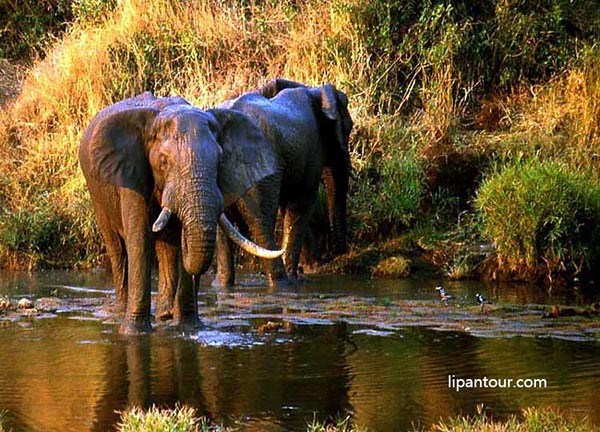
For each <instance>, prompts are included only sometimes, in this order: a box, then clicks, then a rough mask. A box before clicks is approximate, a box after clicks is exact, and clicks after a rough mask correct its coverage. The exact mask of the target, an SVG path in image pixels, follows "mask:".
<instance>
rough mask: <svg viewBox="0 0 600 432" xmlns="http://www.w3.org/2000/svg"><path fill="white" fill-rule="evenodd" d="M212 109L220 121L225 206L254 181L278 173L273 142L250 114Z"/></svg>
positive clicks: (221, 187)
mask: <svg viewBox="0 0 600 432" xmlns="http://www.w3.org/2000/svg"><path fill="white" fill-rule="evenodd" d="M209 112H210V113H211V114H212V115H213V116H214V117H215V118H216V119H217V122H218V123H219V125H220V133H219V144H220V145H221V147H222V149H223V154H222V157H221V164H220V166H219V176H218V182H219V187H220V189H221V192H222V193H223V198H224V200H225V206H229V205H231V204H233V203H234V202H235V201H237V200H238V199H239V198H240V197H241V196H242V195H243V194H244V193H245V192H246V191H247V190H248V189H250V188H251V187H252V186H253V185H254V184H256V183H258V182H259V181H260V180H262V179H263V178H265V177H268V176H270V175H273V174H275V173H276V172H277V159H276V157H275V150H274V149H273V145H272V144H271V142H270V141H269V140H268V139H267V138H266V137H265V136H264V134H263V133H262V131H261V130H260V128H258V126H256V125H255V124H254V123H253V122H252V121H251V120H250V118H249V117H248V116H246V115H245V114H242V113H241V112H239V111H235V110H229V109H212V110H209Z"/></svg>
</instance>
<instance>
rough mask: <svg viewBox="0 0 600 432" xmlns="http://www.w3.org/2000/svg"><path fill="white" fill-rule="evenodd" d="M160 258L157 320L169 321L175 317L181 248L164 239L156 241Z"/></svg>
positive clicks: (157, 253) (157, 254)
mask: <svg viewBox="0 0 600 432" xmlns="http://www.w3.org/2000/svg"><path fill="white" fill-rule="evenodd" d="M155 248H156V256H157V258H158V296H157V298H156V319H157V320H160V321H167V320H169V319H171V318H172V317H173V302H174V300H175V292H176V288H177V280H178V277H179V269H178V265H177V259H178V257H179V247H178V246H176V245H174V244H171V243H169V242H167V241H164V240H162V239H158V240H157V241H156V245H155Z"/></svg>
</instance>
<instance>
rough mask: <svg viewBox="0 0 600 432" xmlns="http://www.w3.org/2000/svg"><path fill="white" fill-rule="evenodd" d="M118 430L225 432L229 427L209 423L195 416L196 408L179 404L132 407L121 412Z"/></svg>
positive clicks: (129, 431)
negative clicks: (161, 407)
mask: <svg viewBox="0 0 600 432" xmlns="http://www.w3.org/2000/svg"><path fill="white" fill-rule="evenodd" d="M118 430H119V432H142V431H143V432H227V431H229V430H231V429H228V428H224V427H222V426H217V425H214V424H211V423H210V421H209V420H207V419H206V418H204V417H203V418H197V417H196V410H195V409H193V408H190V407H185V406H180V407H176V408H173V409H160V408H157V407H156V406H154V405H153V406H152V407H151V408H150V409H148V410H147V411H144V410H142V409H141V408H138V407H133V408H131V409H129V410H127V411H125V412H123V413H122V414H121V421H120V423H119V425H118Z"/></svg>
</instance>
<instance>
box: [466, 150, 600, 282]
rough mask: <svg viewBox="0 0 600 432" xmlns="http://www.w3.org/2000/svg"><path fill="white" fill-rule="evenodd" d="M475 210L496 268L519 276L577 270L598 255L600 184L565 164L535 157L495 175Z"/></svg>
mask: <svg viewBox="0 0 600 432" xmlns="http://www.w3.org/2000/svg"><path fill="white" fill-rule="evenodd" d="M477 209H478V210H479V212H480V213H481V215H482V222H483V223H482V226H483V232H484V233H485V234H486V235H487V236H488V237H489V238H490V239H493V240H494V241H495V243H496V248H497V252H498V253H497V260H498V267H499V268H500V269H502V270H504V271H509V272H514V273H515V275H516V276H517V277H519V278H524V279H531V278H532V276H536V275H539V274H542V275H550V276H553V273H554V272H556V271H563V272H567V273H569V274H578V273H580V272H581V271H585V270H588V269H590V267H593V264H594V263H597V262H598V261H599V260H600V248H599V245H600V185H598V184H597V182H596V181H594V180H592V179H591V176H590V175H586V174H584V173H581V172H577V171H575V170H573V168H570V167H567V166H566V165H564V164H560V163H556V162H539V161H533V162H528V163H524V164H518V165H515V166H511V167H508V168H505V169H503V170H502V171H500V172H499V173H496V174H493V175H491V176H490V177H489V178H487V179H486V180H485V181H484V182H483V184H482V185H481V188H480V189H479V192H478V194H477Z"/></svg>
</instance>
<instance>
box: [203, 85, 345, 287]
mask: <svg viewBox="0 0 600 432" xmlns="http://www.w3.org/2000/svg"><path fill="white" fill-rule="evenodd" d="M220 107H221V108H227V109H234V110H237V111H240V112H242V113H244V114H247V115H248V116H249V117H250V118H251V119H252V120H253V121H254V122H255V123H256V124H257V125H258V126H259V127H260V128H261V130H262V131H263V133H264V134H265V135H266V136H267V137H268V138H269V139H270V140H271V142H272V143H273V145H274V147H275V152H276V160H275V165H274V169H275V170H276V171H277V173H278V174H276V175H275V176H271V177H269V178H268V179H265V180H264V181H261V182H258V183H257V184H256V185H254V186H253V187H252V188H251V189H250V191H249V193H247V194H246V195H245V196H244V197H242V199H240V200H238V201H237V202H236V203H234V204H233V205H232V206H229V207H228V214H230V215H231V217H232V218H234V219H237V220H239V219H241V220H242V221H243V223H244V224H246V225H247V226H248V228H249V230H250V232H251V233H252V235H253V238H254V239H255V240H256V241H257V243H259V244H261V245H262V246H264V247H269V248H274V247H276V243H275V241H274V239H273V236H274V234H273V231H274V224H275V219H276V216H277V211H278V208H281V211H282V213H283V216H284V226H283V236H284V237H283V249H284V255H283V263H282V261H281V260H280V259H274V260H270V261H265V272H266V273H267V276H268V278H269V282H270V285H271V286H276V285H277V284H278V283H279V282H282V283H285V282H286V272H287V275H288V276H289V277H291V278H292V279H296V278H297V276H298V275H297V272H298V260H299V256H300V250H301V246H302V239H303V236H304V233H305V231H306V227H307V222H308V218H309V214H310V210H311V206H312V205H313V203H314V202H315V201H316V199H317V193H318V189H319V184H320V182H321V181H323V183H324V185H325V189H326V193H327V208H328V215H329V221H330V229H331V236H332V239H333V244H334V251H335V252H337V253H341V252H344V251H345V250H346V200H347V193H348V181H349V177H350V174H351V164H350V154H349V150H348V140H349V136H350V132H351V130H352V126H353V123H352V118H351V117H350V114H349V112H348V98H347V97H346V95H345V94H344V93H343V92H342V91H340V90H337V89H336V88H335V87H334V86H333V85H331V84H326V85H324V86H321V87H307V86H305V85H303V84H299V83H297V82H293V81H288V80H283V79H276V80H272V81H270V82H269V83H268V84H266V85H265V86H263V87H261V88H260V89H259V90H257V91H255V92H250V93H246V94H244V95H242V96H240V97H238V98H235V99H231V100H228V101H225V102H224V103H222V104H221V105H220ZM217 263H218V268H217V275H216V277H215V281H214V282H213V285H215V286H226V285H231V284H233V283H234V266H233V258H232V253H231V244H230V242H229V241H228V240H227V239H225V237H224V236H223V235H220V234H218V235H217ZM284 264H285V268H284V267H283V266H284Z"/></svg>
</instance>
